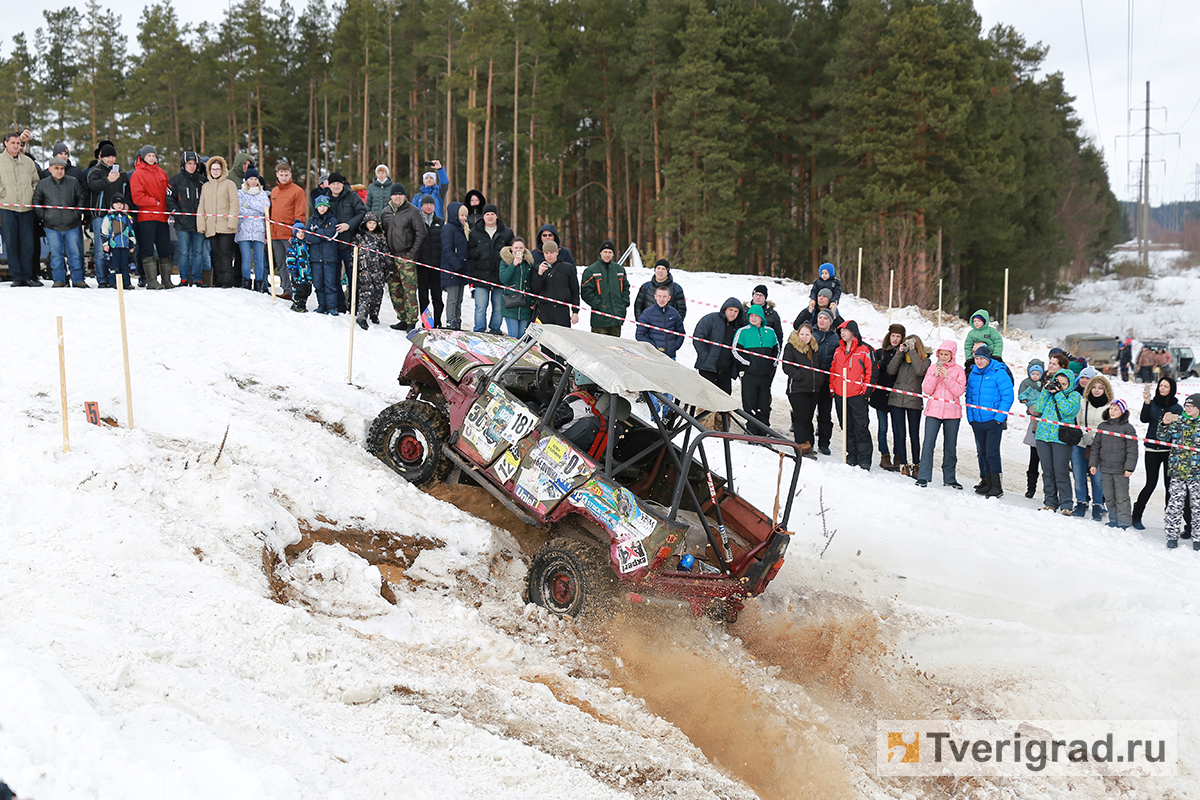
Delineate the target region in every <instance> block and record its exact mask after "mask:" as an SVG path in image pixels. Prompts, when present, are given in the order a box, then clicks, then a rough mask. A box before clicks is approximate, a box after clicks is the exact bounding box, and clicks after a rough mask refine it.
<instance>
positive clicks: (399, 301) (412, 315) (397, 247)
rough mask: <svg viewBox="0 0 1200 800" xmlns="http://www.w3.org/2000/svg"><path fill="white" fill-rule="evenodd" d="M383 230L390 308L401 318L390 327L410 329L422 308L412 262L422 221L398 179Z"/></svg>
mask: <svg viewBox="0 0 1200 800" xmlns="http://www.w3.org/2000/svg"><path fill="white" fill-rule="evenodd" d="M383 233H384V236H386V237H387V243H388V252H389V253H391V254H392V256H393V260H392V263H393V266H392V276H391V281H390V283H391V296H392V308H394V309H395V310H396V317H397V318H398V319H399V320H400V321H399V322H397V323H396V324H395V325H393V326H392V329H393V330H398V331H404V330H409V328H410V327H411V326H412V324H413V323H415V322H416V321H417V320H418V319H419V318H420V316H421V307H420V306H419V305H418V304H417V268H416V266H415V265H414V264H413V262H414V261H416V260H417V259H418V258H420V257H421V246H422V245H423V244H424V243H425V223H424V222H423V221H422V220H421V212H420V211H418V210H417V209H416V208H415V207H414V206H413V204H412V203H410V202H408V195H406V194H405V193H404V184H402V183H400V182H398V181H396V182H393V183H392V193H391V199H390V200H388V204H387V205H386V206H384V207H383ZM439 258H440V257H439Z"/></svg>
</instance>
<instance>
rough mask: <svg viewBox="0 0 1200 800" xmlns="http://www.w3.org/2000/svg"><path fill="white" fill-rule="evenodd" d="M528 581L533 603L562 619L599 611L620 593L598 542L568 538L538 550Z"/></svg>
mask: <svg viewBox="0 0 1200 800" xmlns="http://www.w3.org/2000/svg"><path fill="white" fill-rule="evenodd" d="M527 580H528V593H529V594H528V597H529V600H530V602H532V603H535V604H537V605H539V606H542V607H543V608H545V609H546V610H547V611H549V612H550V613H552V614H557V615H558V616H567V615H569V616H572V617H577V616H580V615H582V614H587V613H592V612H596V611H598V610H599V609H600V608H601V607H603V606H604V605H605V604H606V603H607V601H608V600H609V599H611V598H612V596H613V594H614V593H615V590H616V578H615V577H614V575H613V572H612V567H611V566H609V563H608V556H607V553H605V552H604V549H603V548H602V547H600V545H599V544H597V543H592V542H584V541H580V540H578V539H572V538H566V537H563V538H558V539H554V540H552V541H550V542H548V543H547V544H545V545H544V546H543V547H542V548H541V549H540V550H538V551H537V553H536V554H535V555H534V556H533V564H532V565H531V566H530V568H529V577H528V579H527Z"/></svg>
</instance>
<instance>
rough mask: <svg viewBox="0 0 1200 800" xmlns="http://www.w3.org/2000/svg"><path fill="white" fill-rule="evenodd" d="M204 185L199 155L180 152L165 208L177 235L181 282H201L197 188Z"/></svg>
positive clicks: (201, 248) (198, 194) (182, 283)
mask: <svg viewBox="0 0 1200 800" xmlns="http://www.w3.org/2000/svg"><path fill="white" fill-rule="evenodd" d="M203 188H204V172H203V170H201V169H200V156H199V155H198V154H196V153H193V152H192V151H190V150H188V151H186V152H185V153H184V154H183V163H182V164H181V165H180V168H179V172H178V174H176V175H175V176H174V177H173V178H171V180H169V181H168V182H167V211H169V212H171V216H172V218H173V219H174V220H175V233H176V235H178V236H179V285H180V286H193V285H195V284H197V283H203V281H202V277H203V273H202V269H203V266H202V261H201V254H202V252H203V247H204V234H203V233H200V232H199V231H198V230H197V229H196V209H198V208H200V190H201V189H203Z"/></svg>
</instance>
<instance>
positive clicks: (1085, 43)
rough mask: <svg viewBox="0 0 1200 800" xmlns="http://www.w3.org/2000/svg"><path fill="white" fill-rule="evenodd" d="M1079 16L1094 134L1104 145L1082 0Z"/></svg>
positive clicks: (1080, 1)
mask: <svg viewBox="0 0 1200 800" xmlns="http://www.w3.org/2000/svg"><path fill="white" fill-rule="evenodd" d="M1079 16H1080V17H1081V18H1082V19H1083V52H1084V54H1085V55H1086V56H1087V67H1088V85H1089V86H1090V87H1091V88H1092V113H1093V114H1094V115H1095V116H1096V136H1097V137H1099V139H1100V142H1101V144H1100V147H1101V148H1103V147H1104V144H1103V142H1104V134H1103V133H1101V132H1100V109H1099V107H1097V105H1096V83H1095V81H1093V80H1092V51H1091V47H1089V46H1088V35H1087V14H1086V13H1085V12H1084V10H1083V0H1079Z"/></svg>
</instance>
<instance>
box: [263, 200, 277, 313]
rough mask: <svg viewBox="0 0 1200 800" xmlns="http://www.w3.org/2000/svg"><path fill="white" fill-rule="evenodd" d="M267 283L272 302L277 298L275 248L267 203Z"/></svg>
mask: <svg viewBox="0 0 1200 800" xmlns="http://www.w3.org/2000/svg"><path fill="white" fill-rule="evenodd" d="M266 220H267V224H266V226H265V227H266V229H267V283H268V284H269V285H270V287H271V302H272V303H274V302H275V301H276V300H277V299H278V298H276V296H275V248H274V247H272V246H271V204H270V203H267V216H266Z"/></svg>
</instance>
